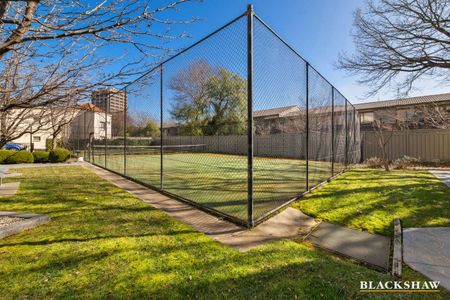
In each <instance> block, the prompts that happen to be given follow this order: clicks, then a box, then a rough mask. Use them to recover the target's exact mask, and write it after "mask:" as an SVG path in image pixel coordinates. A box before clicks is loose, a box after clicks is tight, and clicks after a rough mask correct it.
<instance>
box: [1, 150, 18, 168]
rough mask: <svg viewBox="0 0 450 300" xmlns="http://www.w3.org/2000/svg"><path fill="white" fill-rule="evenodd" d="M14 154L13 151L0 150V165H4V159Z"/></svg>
mask: <svg viewBox="0 0 450 300" xmlns="http://www.w3.org/2000/svg"><path fill="white" fill-rule="evenodd" d="M15 152H16V151H13V150H5V149H1V150H0V164H4V163H6V159H7V158H8V157H10V156H11V155H13V154H14V153H15Z"/></svg>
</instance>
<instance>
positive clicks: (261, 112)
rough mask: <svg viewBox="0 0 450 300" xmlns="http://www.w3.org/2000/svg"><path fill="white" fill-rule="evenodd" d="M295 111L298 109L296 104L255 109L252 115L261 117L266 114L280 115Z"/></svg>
mask: <svg viewBox="0 0 450 300" xmlns="http://www.w3.org/2000/svg"><path fill="white" fill-rule="evenodd" d="M296 111H300V108H299V107H298V106H297V105H291V106H285V107H275V108H270V109H263V110H256V111H254V112H253V117H255V118H261V117H267V116H277V117H281V116H283V115H284V114H292V113H295V112H296Z"/></svg>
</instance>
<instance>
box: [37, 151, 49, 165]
mask: <svg viewBox="0 0 450 300" xmlns="http://www.w3.org/2000/svg"><path fill="white" fill-rule="evenodd" d="M49 155H50V152H48V151H34V152H33V157H34V162H36V163H46V162H49Z"/></svg>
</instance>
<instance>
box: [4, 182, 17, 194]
mask: <svg viewBox="0 0 450 300" xmlns="http://www.w3.org/2000/svg"><path fill="white" fill-rule="evenodd" d="M19 187H20V182H8V183H3V184H2V185H1V186H0V197H1V196H12V195H15V194H16V193H17V190H18V189H19Z"/></svg>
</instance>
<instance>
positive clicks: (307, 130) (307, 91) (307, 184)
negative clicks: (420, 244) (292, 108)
mask: <svg viewBox="0 0 450 300" xmlns="http://www.w3.org/2000/svg"><path fill="white" fill-rule="evenodd" d="M308 70H309V63H308V62H306V149H305V150H306V151H305V159H306V170H305V171H306V174H305V176H306V190H307V191H308V190H309V71H308Z"/></svg>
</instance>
